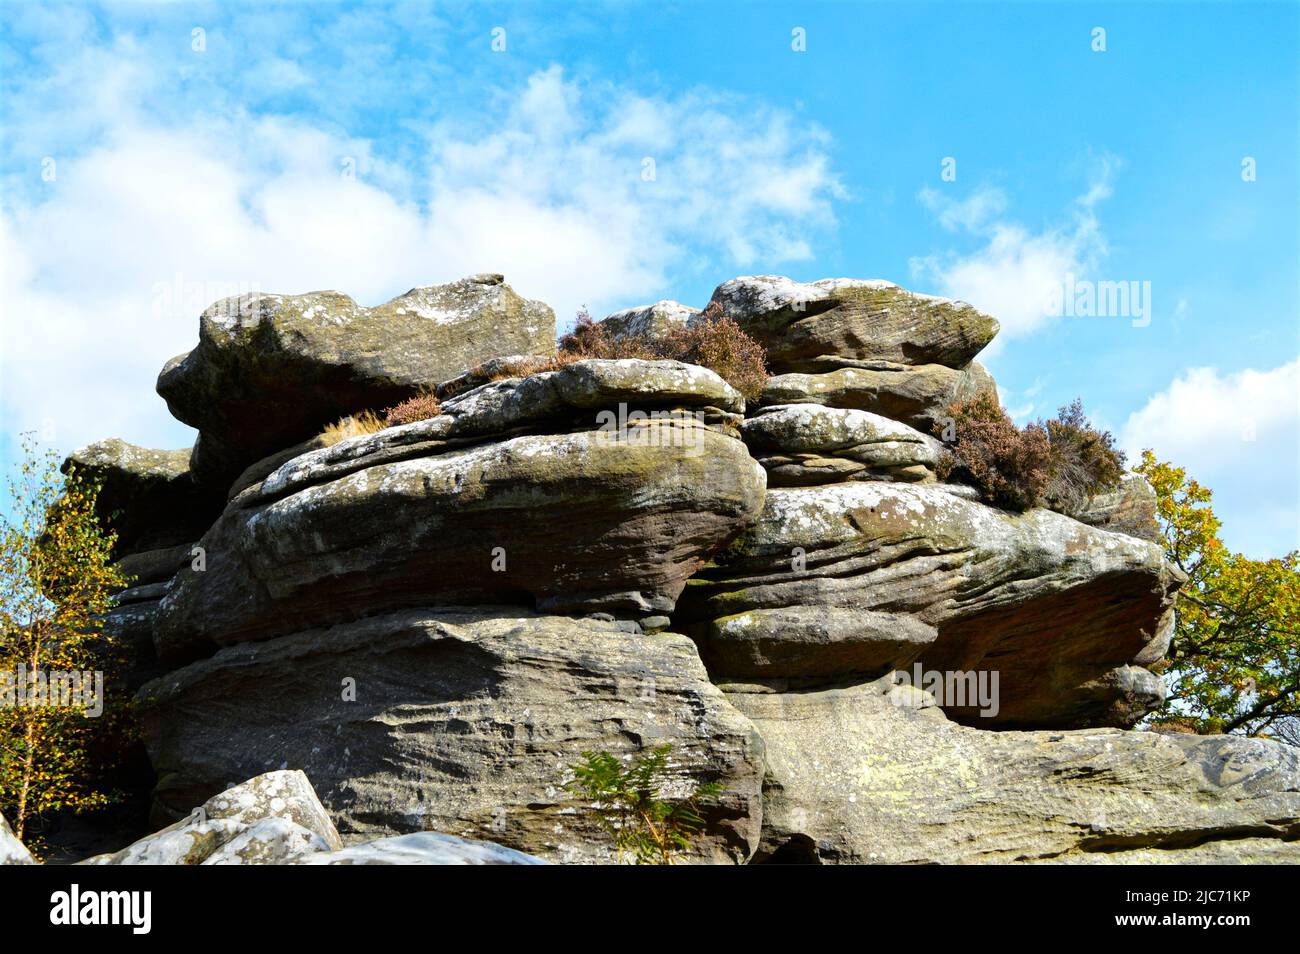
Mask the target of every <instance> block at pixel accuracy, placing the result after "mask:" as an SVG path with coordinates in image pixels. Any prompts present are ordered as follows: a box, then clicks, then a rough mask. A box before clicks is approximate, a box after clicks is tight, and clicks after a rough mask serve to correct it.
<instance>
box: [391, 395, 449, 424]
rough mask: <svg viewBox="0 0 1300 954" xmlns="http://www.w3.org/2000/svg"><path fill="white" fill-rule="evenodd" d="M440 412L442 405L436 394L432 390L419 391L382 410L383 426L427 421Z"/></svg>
mask: <svg viewBox="0 0 1300 954" xmlns="http://www.w3.org/2000/svg"><path fill="white" fill-rule="evenodd" d="M441 413H442V405H441V404H440V403H438V395H436V394H434V393H433V392H432V391H421V392H420V393H419V394H417V395H415V397H410V398H407V399H406V400H405V401H403V402H401V403H400V404H396V405H394V406H393V407H390V408H388V410H386V411H384V426H385V427H396V426H397V425H399V424H413V423H415V422H416V421H427V420H428V419H429V418H431V417H437V416H438V415H439V414H441Z"/></svg>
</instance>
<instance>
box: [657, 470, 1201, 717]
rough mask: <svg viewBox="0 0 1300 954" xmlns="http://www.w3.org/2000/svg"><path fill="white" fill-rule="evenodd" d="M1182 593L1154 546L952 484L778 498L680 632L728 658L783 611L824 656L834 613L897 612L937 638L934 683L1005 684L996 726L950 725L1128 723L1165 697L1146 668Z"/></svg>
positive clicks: (800, 638) (964, 708)
mask: <svg viewBox="0 0 1300 954" xmlns="http://www.w3.org/2000/svg"><path fill="white" fill-rule="evenodd" d="M1181 579H1182V577H1181V574H1179V572H1178V571H1177V570H1176V569H1175V568H1173V567H1172V566H1171V565H1169V564H1168V563H1167V562H1166V560H1165V557H1164V554H1163V552H1162V550H1161V548H1160V547H1159V546H1157V545H1155V544H1153V543H1148V542H1145V541H1141V540H1137V539H1134V538H1132V537H1129V536H1124V535H1121V534H1116V533H1109V532H1106V531H1104V530H1099V529H1096V528H1093V527H1088V526H1085V525H1084V524H1082V523H1079V522H1078V521H1076V520H1072V519H1070V518H1069V517H1065V516H1063V515H1061V514H1058V513H1053V512H1051V511H1046V510H1033V511H1030V512H1028V513H1025V514H1021V515H1017V514H1012V513H1008V512H1006V511H1002V510H997V509H994V508H992V507H988V506H986V505H984V504H981V503H979V502H977V501H973V500H969V499H965V498H964V497H961V496H958V495H956V494H953V493H949V492H948V489H947V488H946V486H945V485H908V484H898V483H846V484H832V485H827V486H820V487H800V488H774V489H771V490H769V491H768V493H767V499H766V503H765V505H764V508H763V512H762V514H761V515H760V516H759V518H758V519H757V521H755V523H754V524H753V525H752V526H751V527H750V528H749V529H748V530H746V531H745V532H744V533H743V534H742V535H741V536H740V537H739V538H737V540H736V541H734V542H733V543H732V544H731V545H730V546H729V547H728V548H727V550H726V551H725V552H724V553H722V554H720V555H719V556H718V557H717V558H715V560H714V561H713V562H712V563H711V564H710V565H709V566H707V567H705V568H704V569H703V570H702V571H701V572H700V574H698V575H697V576H696V577H695V578H694V579H692V580H691V582H690V584H689V586H688V588H687V590H686V593H685V594H684V596H683V598H682V600H681V603H680V605H679V611H678V613H677V615H676V616H675V617H674V620H675V622H677V623H679V624H686V623H690V624H693V625H692V634H693V635H696V636H697V637H698V638H700V639H701V640H702V642H703V644H704V652H705V656H706V658H707V659H710V660H714V659H724V660H725V659H727V658H732V657H733V656H734V653H732V652H731V651H729V650H728V649H727V648H726V647H725V646H724V645H722V644H723V643H725V642H726V641H728V640H731V639H735V638H740V637H742V636H744V637H745V638H748V636H746V634H745V632H744V630H745V627H737V626H736V625H735V624H734V623H731V622H730V620H732V619H733V618H735V617H737V616H741V615H742V614H750V613H753V612H754V611H757V610H763V611H767V610H783V611H785V613H784V617H783V618H784V619H785V620H787V621H788V627H787V630H786V631H787V632H789V633H790V636H789V638H790V639H791V640H792V641H794V642H797V643H798V644H799V647H800V649H801V652H803V653H805V654H806V652H807V651H809V647H816V646H818V645H820V644H823V643H824V644H825V646H826V652H828V653H832V654H836V653H839V652H840V649H839V646H838V644H839V643H840V642H841V640H838V639H832V638H829V637H820V636H819V635H818V632H817V631H818V630H819V629H820V628H821V627H822V626H823V625H824V624H823V621H822V615H823V614H824V613H825V611H826V609H827V608H834V609H840V610H851V611H861V610H868V611H872V612H876V613H893V614H905V615H907V616H909V617H912V618H913V619H915V620H917V621H919V622H921V623H924V624H926V625H928V626H932V627H934V628H935V629H936V630H937V636H936V637H935V638H934V639H933V641H931V642H930V643H929V644H928V645H926V646H925V647H924V649H923V651H922V652H921V653H920V654H919V658H918V661H919V662H920V663H921V664H923V665H924V667H925V668H926V669H927V670H935V671H939V672H962V673H984V674H985V676H984V677H982V678H987V679H992V678H994V677H996V678H997V679H998V681H999V684H998V689H997V692H998V705H997V706H996V707H995V708H996V711H994V712H990V711H989V708H990V707H988V706H983V705H974V704H972V703H971V700H970V699H962V698H960V697H958V698H945V699H944V700H942V702H943V704H944V706H945V709H946V711H947V712H948V713H949V715H951V716H953V717H954V718H958V719H961V720H967V721H974V722H977V723H979V724H981V725H997V726H1002V727H1006V726H1086V725H1127V724H1132V723H1133V722H1134V721H1136V720H1137V719H1138V718H1140V717H1141V716H1142V715H1143V714H1145V713H1146V712H1147V711H1148V710H1149V709H1150V708H1151V707H1152V706H1154V705H1156V704H1158V703H1159V702H1160V701H1162V699H1163V684H1162V683H1161V681H1160V680H1159V679H1158V678H1157V677H1156V676H1154V675H1153V674H1152V673H1150V672H1149V671H1148V670H1147V669H1145V668H1143V667H1144V666H1147V665H1150V664H1151V663H1154V662H1156V661H1157V660H1159V659H1161V658H1162V657H1163V655H1164V652H1165V649H1166V648H1167V646H1168V640H1169V636H1170V632H1171V627H1172V622H1173V614H1172V604H1173V595H1174V592H1175V591H1176V589H1177V586H1178V585H1179V583H1180V582H1181ZM760 621H761V617H760ZM747 625H748V624H747ZM778 632H779V630H778ZM872 642H879V641H878V640H875V639H873V640H872ZM900 642H901V643H903V644H909V645H910V644H913V643H915V642H916V639H914V638H910V639H906V640H901V641H900ZM902 648H906V646H903V647H902ZM768 655H769V657H770V656H771V653H768ZM913 655H914V656H915V654H913ZM892 662H893V660H890V659H881V660H880V663H881V665H882V667H883V666H884V665H888V664H890V663H892ZM807 667H808V662H807V660H806V659H805V661H804V662H803V663H802V664H801V668H802V669H803V670H804V671H807ZM819 668H821V669H822V670H823V671H825V670H826V668H828V667H819ZM882 672H883V668H878V669H873V668H870V667H867V668H863V669H859V670H857V674H858V675H880V674H881V673H882ZM753 673H754V670H753V668H752V667H750V668H748V669H747V670H745V674H753ZM736 674H737V675H739V674H740V673H736ZM796 674H800V673H796V672H785V671H783V670H782V668H781V666H780V665H769V666H768V667H767V670H766V672H765V675H769V676H772V677H782V676H787V675H796ZM851 674H852V673H850V672H846V671H845V672H841V675H845V676H847V675H851ZM715 675H719V676H730V675H733V673H730V672H727V671H726V669H725V668H724V669H722V670H721V671H715Z"/></svg>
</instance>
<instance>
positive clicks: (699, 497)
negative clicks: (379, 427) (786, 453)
mask: <svg viewBox="0 0 1300 954" xmlns="http://www.w3.org/2000/svg"><path fill="white" fill-rule="evenodd" d="M665 404H666V405H667V406H668V410H664V411H658V410H651V411H643V410H641V409H643V408H655V407H656V406H662V405H665ZM692 404H694V405H696V407H695V408H692V407H691V406H690V405H692ZM717 404H729V405H730V406H733V407H743V402H741V399H740V396H739V395H737V394H736V393H735V392H734V391H732V390H731V389H730V388H729V387H728V386H727V385H726V384H725V382H723V381H722V379H721V378H718V377H717V376H716V375H714V374H713V373H712V372H709V371H706V370H705V369H703V368H697V367H694V366H691V365H682V364H679V363H677V362H633V361H610V362H583V363H581V364H575V365H570V366H568V367H566V368H565V369H563V370H562V371H557V372H547V373H546V374H542V375H536V376H534V377H531V378H527V379H524V380H522V381H521V380H517V379H512V380H509V381H503V382H497V383H495V384H493V385H487V386H485V387H483V388H480V389H477V390H476V391H472V392H469V393H467V394H464V395H461V396H460V397H458V398H455V399H453V400H452V401H449V402H448V405H447V409H446V413H445V414H443V415H442V416H439V417H435V418H432V419H429V420H426V421H420V422H416V423H414V424H409V425H404V426H402V427H394V428H389V429H386V430H384V431H381V432H380V433H378V434H374V435H369V436H366V437H359V438H353V439H349V440H345V441H342V442H340V443H339V444H336V445H334V446H332V447H329V448H324V449H322V450H318V451H312V452H310V453H308V454H306V455H303V456H302V457H298V458H295V459H293V460H291V461H289V462H288V463H286V464H284V465H283V466H282V467H281V468H280V469H278V470H277V471H276V472H275V473H273V474H271V475H270V476H269V477H267V478H266V479H265V480H264V481H262V482H261V483H260V484H257V485H255V486H253V487H250V488H249V489H248V490H246V491H244V492H243V493H242V494H240V495H239V496H238V497H237V498H236V499H235V500H234V501H233V502H232V503H231V505H230V507H229V508H228V509H227V510H226V512H225V513H224V514H223V515H222V517H221V518H220V519H219V520H218V521H217V523H216V524H215V525H214V526H213V528H212V530H211V531H209V533H208V534H206V535H205V536H204V538H203V540H202V541H201V544H202V546H203V548H204V550H205V551H206V554H207V561H206V568H205V569H204V570H202V571H196V570H194V569H191V568H185V569H183V570H182V571H181V572H180V573H179V574H178V575H177V577H176V578H175V580H174V581H173V583H172V585H171V588H170V590H169V591H168V594H167V596H166V598H165V599H164V600H163V601H162V606H161V609H160V611H159V615H158V619H157V622H156V625H155V639H156V642H157V646H158V652H159V656H160V657H161V658H163V659H164V660H173V661H180V660H184V659H189V658H195V657H196V656H199V655H202V654H203V653H204V652H209V651H211V648H212V647H213V646H214V645H228V644H231V643H235V642H242V641H245V640H250V639H264V638H268V637H271V636H275V635H279V634H284V633H290V632H294V631H296V630H299V629H304V628H307V627H310V626H317V625H323V624H329V623H335V622H341V621H345V620H348V619H354V618H357V617H359V616H363V615H366V614H369V613H375V612H379V611H382V610H386V609H394V608H399V607H404V606H419V605H448V604H456V603H460V604H472V603H521V604H524V605H527V606H530V607H531V606H534V605H535V606H537V607H538V608H541V609H545V610H547V611H560V612H568V611H571V610H572V611H582V612H591V611H603V612H611V613H616V614H618V615H620V616H621V617H624V618H632V619H635V618H639V617H645V616H653V615H659V614H663V613H665V612H667V611H670V610H671V609H672V608H673V605H674V602H675V600H676V598H677V596H678V594H679V593H680V592H681V589H682V587H683V586H684V585H685V583H686V580H687V579H688V578H689V577H690V576H691V575H692V574H693V573H694V572H695V571H696V570H697V569H699V568H700V566H701V565H703V563H704V562H705V561H706V560H707V559H708V558H709V556H711V555H712V554H713V553H714V552H716V551H717V550H718V549H720V548H721V547H723V546H724V545H726V543H727V542H728V541H729V540H730V539H731V538H732V537H733V536H734V535H735V534H736V533H737V532H739V531H740V529H742V528H743V527H744V526H745V524H746V523H748V522H749V521H750V520H751V519H752V518H753V517H754V516H755V515H756V514H757V513H758V511H759V509H760V508H761V506H762V501H763V493H764V489H765V479H764V474H763V471H762V468H761V467H759V466H758V465H757V464H756V463H755V462H754V461H753V460H752V459H751V458H750V457H749V455H748V453H747V452H746V450H745V445H744V444H743V443H741V442H740V441H739V440H737V439H736V438H734V437H732V436H730V435H729V433H728V430H730V431H734V420H737V419H738V417H737V416H736V415H735V414H733V413H730V412H727V411H723V410H720V409H718V408H717V407H716V405H717ZM612 406H617V407H619V408H620V410H619V411H617V412H615V411H613V410H607V411H597V410H596V409H597V408H610V407H612ZM629 406H631V407H632V408H633V410H631V411H629V410H628V407H629ZM710 408H712V410H709V409H710ZM697 414H698V416H697ZM715 422H716V423H715ZM575 426H576V427H578V428H579V429H578V430H573V431H569V430H568V428H571V427H575ZM557 429H558V430H560V432H559V433H556V432H555V431H556V430H557ZM528 430H532V431H538V430H540V431H542V433H521V431H528ZM548 431H549V432H548ZM485 432H486V433H485ZM512 434H513V435H517V436H509V435H512ZM503 437H504V438H505V439H501V438H503ZM492 438H496V439H492Z"/></svg>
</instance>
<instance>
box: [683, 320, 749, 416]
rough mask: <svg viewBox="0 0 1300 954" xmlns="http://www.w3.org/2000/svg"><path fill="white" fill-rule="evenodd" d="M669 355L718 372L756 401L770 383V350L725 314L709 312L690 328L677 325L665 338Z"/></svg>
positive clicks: (746, 396)
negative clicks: (768, 377) (768, 369)
mask: <svg viewBox="0 0 1300 954" xmlns="http://www.w3.org/2000/svg"><path fill="white" fill-rule="evenodd" d="M664 350H665V351H666V352H667V353H666V354H665V355H664V356H665V357H673V358H676V359H677V360H678V361H686V362H689V363H690V364H698V365H700V366H701V367H705V368H708V369H709V370H710V371H713V372H714V373H716V374H717V375H718V376H719V377H720V378H722V379H723V380H724V381H726V382H727V383H728V384H730V385H731V386H732V387H733V388H735V389H736V390H737V391H739V392H740V393H741V394H743V395H744V396H745V400H746V401H756V400H758V397H759V395H761V394H762V393H763V388H764V387H765V386H766V385H767V351H766V350H765V349H764V348H763V346H762V345H761V344H759V343H758V342H757V341H755V340H754V339H753V338H751V337H750V336H749V335H747V334H745V332H744V331H742V330H741V328H740V325H738V324H736V322H735V321H734V320H732V319H731V318H724V317H722V316H721V315H716V316H708V313H706V317H705V318H703V319H701V320H700V321H698V322H696V323H695V324H694V325H691V326H690V327H687V328H674V329H673V330H672V331H670V332H669V333H668V335H667V336H666V337H665V338H664Z"/></svg>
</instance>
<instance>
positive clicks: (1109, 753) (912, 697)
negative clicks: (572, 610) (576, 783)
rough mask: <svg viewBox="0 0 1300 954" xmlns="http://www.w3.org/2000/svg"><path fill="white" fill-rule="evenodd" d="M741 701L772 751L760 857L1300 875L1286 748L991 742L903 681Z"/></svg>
mask: <svg viewBox="0 0 1300 954" xmlns="http://www.w3.org/2000/svg"><path fill="white" fill-rule="evenodd" d="M724 688H726V687H724ZM726 694H727V698H728V699H729V700H730V701H731V702H732V703H733V704H734V705H735V706H736V707H737V708H738V709H740V711H742V712H744V713H745V714H746V715H747V716H749V718H750V719H751V720H752V721H753V722H754V724H755V726H757V727H758V730H759V732H760V733H761V734H762V736H763V739H764V742H765V743H766V763H767V770H768V778H767V783H766V785H765V792H766V795H767V797H766V800H765V803H764V810H763V840H762V847H761V849H760V851H759V854H758V856H757V858H756V859H755V860H762V861H773V862H782V861H786V862H805V863H809V862H810V863H836V862H838V863H885V864H903V863H913V864H918V863H930V864H934V863H939V864H970V863H981V864H987V863H1003V862H1017V861H1050V862H1055V863H1066V862H1075V863H1079V862H1082V863H1099V862H1104V863H1108V864H1109V863H1115V862H1121V863H1122V862H1131V863H1145V864H1150V863H1168V864H1180V863H1184V864H1185V863H1224V862H1227V863H1240V862H1243V861H1275V862H1289V863H1292V864H1295V863H1297V862H1300V841H1297V840H1296V839H1297V836H1300V752H1298V751H1297V750H1296V749H1294V748H1290V747H1288V746H1285V745H1283V744H1281V743H1279V742H1274V741H1270V740H1265V739H1246V738H1241V737H1237V736H1209V737H1206V736H1195V735H1184V734H1173V733H1157V732H1125V731H1120V730H1117V729H1103V730H1076V731H1068V732H1047V731H1037V732H988V731H982V730H979V729H974V728H970V727H967V726H963V725H958V724H956V723H953V722H951V721H949V720H948V719H946V718H945V717H944V715H943V714H942V712H941V711H940V710H939V709H938V708H936V707H934V705H933V700H932V699H929V698H927V697H926V695H925V694H924V693H922V692H919V691H918V690H916V689H915V688H914V687H910V686H907V687H905V686H895V685H892V684H891V681H890V680H889V679H885V680H881V681H880V682H875V683H864V684H860V685H856V686H850V687H843V688H831V689H823V690H819V691H808V692H770V691H762V690H759V691H755V689H754V688H753V687H743V686H742V687H737V690H736V691H731V690H728V691H727V693H726Z"/></svg>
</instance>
